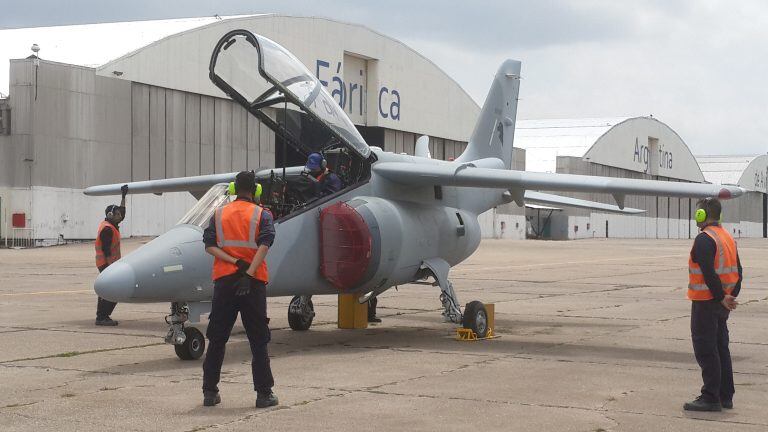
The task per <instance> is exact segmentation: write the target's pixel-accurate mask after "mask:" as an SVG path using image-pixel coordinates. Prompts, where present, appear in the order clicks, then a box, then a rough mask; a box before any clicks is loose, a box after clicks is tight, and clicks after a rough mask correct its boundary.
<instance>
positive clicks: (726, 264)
mask: <svg viewBox="0 0 768 432" xmlns="http://www.w3.org/2000/svg"><path fill="white" fill-rule="evenodd" d="M702 232H703V233H705V234H707V235H708V236H710V237H711V238H712V239H713V240H714V241H715V245H717V250H716V251H715V273H717V276H718V277H719V278H720V282H721V283H722V284H723V291H725V293H726V294H731V293H732V292H733V288H734V287H735V286H736V283H737V282H738V281H739V267H738V261H737V254H736V241H735V240H734V239H733V237H732V236H731V234H730V233H729V232H728V231H727V230H725V229H723V227H721V226H719V225H714V226H708V227H706V228H704V230H703V231H702ZM692 255H693V250H691V255H689V256H688V299H689V300H694V301H701V300H712V299H713V298H714V297H713V296H712V292H711V291H710V290H709V288H708V287H707V284H706V282H705V281H704V275H703V274H702V273H701V267H700V266H699V265H698V264H697V263H695V262H693V258H692V257H691V256H692Z"/></svg>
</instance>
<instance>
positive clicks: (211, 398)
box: [203, 391, 221, 406]
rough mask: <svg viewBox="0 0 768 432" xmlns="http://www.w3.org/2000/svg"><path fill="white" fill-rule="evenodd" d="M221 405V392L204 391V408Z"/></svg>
mask: <svg viewBox="0 0 768 432" xmlns="http://www.w3.org/2000/svg"><path fill="white" fill-rule="evenodd" d="M220 403H221V396H219V392H212V391H204V392H203V406H214V405H218V404H220Z"/></svg>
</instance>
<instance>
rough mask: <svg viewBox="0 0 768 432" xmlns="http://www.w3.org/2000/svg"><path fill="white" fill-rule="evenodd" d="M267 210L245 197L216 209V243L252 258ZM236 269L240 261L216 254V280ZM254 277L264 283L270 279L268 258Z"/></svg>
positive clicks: (239, 257) (225, 250)
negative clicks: (263, 215) (218, 256)
mask: <svg viewBox="0 0 768 432" xmlns="http://www.w3.org/2000/svg"><path fill="white" fill-rule="evenodd" d="M263 210H264V209H262V208H261V206H258V205H256V204H255V203H252V202H250V201H244V200H237V201H233V202H231V203H229V204H227V205H225V206H223V207H219V208H218V209H216V215H215V216H214V222H215V223H216V245H217V246H218V247H220V248H221V249H222V250H224V252H226V253H228V254H229V255H231V256H233V257H235V258H237V259H241V260H244V261H247V262H248V263H250V262H252V261H253V257H254V256H256V250H257V249H258V248H259V245H258V244H257V243H256V240H257V239H258V238H259V231H260V228H259V225H260V223H261V214H262V212H263ZM236 272H237V266H236V265H234V264H232V263H228V262H226V261H223V260H220V259H218V258H215V257H214V259H213V274H212V277H213V280H216V279H219V278H221V277H224V276H228V275H231V274H233V273H236ZM254 278H256V279H257V280H260V281H262V282H264V283H267V282H269V272H268V270H267V262H266V260H265V261H262V262H261V265H259V267H258V268H257V269H256V274H255V275H254Z"/></svg>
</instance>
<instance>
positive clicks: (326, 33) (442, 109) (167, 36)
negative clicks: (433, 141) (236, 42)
mask: <svg viewBox="0 0 768 432" xmlns="http://www.w3.org/2000/svg"><path fill="white" fill-rule="evenodd" d="M235 29H245V30H249V31H251V32H253V33H257V34H260V35H263V36H266V37H268V38H270V39H272V40H274V41H276V42H278V43H279V44H281V45H283V46H285V47H286V48H287V49H288V50H290V51H291V52H292V53H293V54H294V55H296V57H298V58H299V59H300V60H301V61H302V62H303V63H304V64H305V66H307V68H308V69H309V70H310V71H312V72H314V73H316V74H317V75H318V78H319V79H320V80H321V81H322V82H324V84H325V83H328V84H327V86H328V89H329V91H332V90H337V91H342V92H344V94H345V95H349V96H350V97H346V98H345V101H344V102H345V105H347V106H345V111H347V112H348V114H349V115H350V117H351V119H352V121H353V122H354V123H356V124H358V125H366V126H381V127H386V128H390V129H395V130H403V131H409V132H414V133H424V134H428V135H432V136H436V137H441V138H449V139H453V140H459V141H466V140H468V138H469V134H470V133H471V132H472V128H473V127H474V122H475V120H476V118H477V115H478V113H479V111H480V108H479V106H478V105H477V103H476V102H475V101H474V100H473V99H472V98H471V97H470V96H469V94H468V93H467V92H466V91H465V90H464V89H462V88H461V86H459V84H458V83H456V81H454V80H453V79H452V78H451V77H449V76H448V75H447V74H446V73H445V72H443V71H442V70H441V69H440V68H439V67H437V66H436V65H435V64H434V63H432V62H431V61H430V60H429V59H427V58H425V57H424V56H423V55H421V54H419V53H418V52H416V51H415V50H413V49H411V48H410V47H408V46H407V45H405V44H403V43H402V42H400V41H398V40H396V39H393V38H391V37H388V36H385V35H382V34H381V33H378V32H376V31H373V30H371V29H369V28H367V27H365V26H362V25H358V24H350V23H344V22H339V21H334V20H331V19H327V18H318V17H296V16H284V15H275V14H263V15H241V16H234V17H211V18H188V19H176V20H158V21H138V22H127V23H105V24H91V25H79V26H62V27H41V28H31V29H9V30H1V31H0V61H7V60H8V59H13V58H24V57H27V56H28V55H29V54H30V53H31V51H30V46H31V45H32V43H37V44H39V45H40V47H41V51H40V57H41V58H43V59H46V60H52V61H57V62H60V63H68V64H75V65H80V66H89V67H95V68H96V69H97V74H98V75H102V76H107V77H111V78H117V79H124V80H129V81H133V82H138V83H143V84H149V85H154V86H159V87H164V88H168V89H173V90H182V91H187V92H191V93H199V94H203V95H209V96H216V97H225V95H224V94H223V93H222V92H221V91H220V90H219V89H218V88H216V87H215V86H214V85H213V84H212V83H211V81H210V79H209V78H208V64H209V62H210V58H211V54H212V51H213V48H214V46H215V44H216V42H218V40H219V38H221V37H222V36H223V35H224V34H225V33H227V32H228V31H230V30H235ZM0 70H4V71H5V72H3V73H7V71H8V67H7V66H6V67H5V68H3V67H2V65H1V64H0ZM357 81H359V82H357ZM2 86H6V87H2ZM7 86H8V77H7V76H3V75H0V92H3V93H6V94H7V93H8V90H7V88H8V87H7ZM335 86H338V87H339V88H338V89H337V87H335ZM353 86H355V89H354V90H353V89H352V87H353ZM361 86H364V87H365V88H366V92H365V93H364V94H361V92H360V91H359V89H360V88H361ZM341 87H343V89H341ZM3 88H4V89H3ZM336 94H339V93H336ZM352 96H354V99H355V101H356V102H357V104H358V105H357V106H355V107H354V108H355V109H358V110H359V114H358V115H355V114H354V112H352V111H351V110H352V106H351V101H352V100H353V97H352Z"/></svg>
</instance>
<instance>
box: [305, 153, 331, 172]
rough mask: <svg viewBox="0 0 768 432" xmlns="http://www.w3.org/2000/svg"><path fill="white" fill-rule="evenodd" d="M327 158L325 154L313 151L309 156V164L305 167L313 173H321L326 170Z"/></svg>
mask: <svg viewBox="0 0 768 432" xmlns="http://www.w3.org/2000/svg"><path fill="white" fill-rule="evenodd" d="M325 166H326V162H325V158H323V155H321V154H320V153H311V154H310V155H309V157H307V164H306V165H305V166H304V169H305V170H307V171H309V173H310V174H312V175H315V176H317V175H320V174H322V172H323V171H325Z"/></svg>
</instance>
